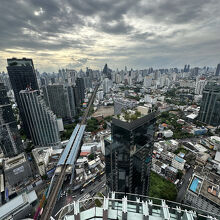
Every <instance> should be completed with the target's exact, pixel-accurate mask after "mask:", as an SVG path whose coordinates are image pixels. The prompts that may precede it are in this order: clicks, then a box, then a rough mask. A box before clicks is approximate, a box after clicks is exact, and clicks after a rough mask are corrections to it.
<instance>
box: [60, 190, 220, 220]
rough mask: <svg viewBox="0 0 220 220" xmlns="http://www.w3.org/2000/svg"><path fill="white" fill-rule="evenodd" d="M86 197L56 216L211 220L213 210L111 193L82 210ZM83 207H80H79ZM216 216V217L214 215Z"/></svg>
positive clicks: (83, 218) (139, 219) (71, 218)
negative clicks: (97, 205)
mask: <svg viewBox="0 0 220 220" xmlns="http://www.w3.org/2000/svg"><path fill="white" fill-rule="evenodd" d="M89 199H90V200H91V197H90V198H86V197H84V198H82V199H81V200H78V201H74V203H70V204H68V205H66V206H65V207H63V208H62V209H61V210H60V211H59V212H58V213H57V215H58V216H60V217H61V216H64V219H65V220H74V219H81V220H86V219H109V220H110V219H111V220H113V219H114V220H116V219H127V220H134V219H135V220H142V219H150V220H162V219H173V220H175V219H179V220H182V219H184V220H192V219H197V218H198V219H199V218H204V219H213V213H208V212H204V211H202V210H199V209H195V208H193V207H190V206H187V205H183V204H180V203H176V202H171V201H165V200H161V199H157V198H152V197H147V196H142V195H137V194H130V193H128V194H127V195H126V196H124V195H122V194H121V193H117V192H112V193H110V194H109V195H108V196H107V197H95V198H93V199H95V200H99V201H101V203H102V204H103V205H101V207H93V208H89V209H85V206H84V204H86V203H87V202H88V201H89ZM83 207H84V208H83ZM215 217H217V218H218V217H219V216H215Z"/></svg>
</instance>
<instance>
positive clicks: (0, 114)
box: [0, 83, 23, 157]
mask: <svg viewBox="0 0 220 220" xmlns="http://www.w3.org/2000/svg"><path fill="white" fill-rule="evenodd" d="M0 146H1V149H2V151H3V153H4V155H5V156H6V157H12V156H15V155H17V154H19V153H21V152H22V151H23V145H22V142H21V138H20V135H19V132H18V128H17V122H16V120H15V117H14V115H13V111H12V107H11V104H10V101H9V98H8V97H7V93H6V89H5V86H4V84H3V83H0Z"/></svg>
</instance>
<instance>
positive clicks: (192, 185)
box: [190, 178, 199, 192]
mask: <svg viewBox="0 0 220 220" xmlns="http://www.w3.org/2000/svg"><path fill="white" fill-rule="evenodd" d="M198 183H199V179H198V178H194V180H193V181H192V184H191V186H190V190H192V191H193V192H196V189H197V186H198Z"/></svg>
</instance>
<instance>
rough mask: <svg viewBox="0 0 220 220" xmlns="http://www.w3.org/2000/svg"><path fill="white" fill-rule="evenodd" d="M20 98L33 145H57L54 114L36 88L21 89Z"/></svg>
mask: <svg viewBox="0 0 220 220" xmlns="http://www.w3.org/2000/svg"><path fill="white" fill-rule="evenodd" d="M20 98H21V102H22V105H23V108H24V113H25V117H26V119H27V125H28V128H29V130H30V134H31V139H32V141H33V143H34V145H35V146H54V147H55V146H59V145H60V137H59V130H58V125H57V118H56V115H55V114H54V113H53V112H52V111H51V110H50V109H49V108H48V107H47V106H46V103H45V101H44V100H43V98H42V97H41V96H40V95H39V92H38V90H30V89H29V90H22V91H20Z"/></svg>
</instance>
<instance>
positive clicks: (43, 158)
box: [32, 147, 53, 176]
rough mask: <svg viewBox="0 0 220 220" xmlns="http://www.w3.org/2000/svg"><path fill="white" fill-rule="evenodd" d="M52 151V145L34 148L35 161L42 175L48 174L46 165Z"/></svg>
mask: <svg viewBox="0 0 220 220" xmlns="http://www.w3.org/2000/svg"><path fill="white" fill-rule="evenodd" d="M52 151H53V149H52V147H42V148H35V149H33V150H32V154H33V157H34V160H35V163H36V165H37V168H38V171H39V174H40V175H41V176H44V175H45V174H46V167H47V165H48V162H49V157H50V156H51V153H52Z"/></svg>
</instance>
